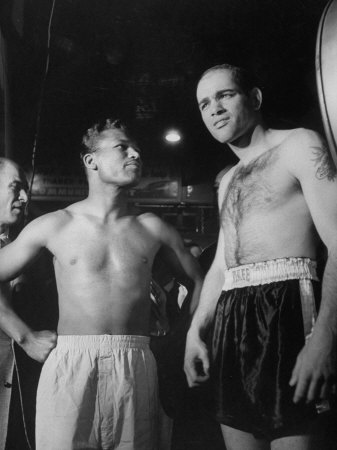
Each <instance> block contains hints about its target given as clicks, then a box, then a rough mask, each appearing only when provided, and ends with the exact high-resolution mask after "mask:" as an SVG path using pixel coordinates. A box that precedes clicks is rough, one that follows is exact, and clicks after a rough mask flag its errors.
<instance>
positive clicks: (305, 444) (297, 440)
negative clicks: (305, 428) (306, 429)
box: [271, 436, 320, 450]
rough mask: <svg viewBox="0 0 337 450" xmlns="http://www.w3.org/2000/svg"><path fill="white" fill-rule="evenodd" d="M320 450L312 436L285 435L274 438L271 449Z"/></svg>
mask: <svg viewBox="0 0 337 450" xmlns="http://www.w3.org/2000/svg"><path fill="white" fill-rule="evenodd" d="M315 449H316V450H320V449H318V448H317V447H316V446H315V445H314V442H313V437H312V436H287V437H283V438H279V439H275V440H274V441H272V443H271V450H315Z"/></svg>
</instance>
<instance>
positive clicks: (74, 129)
mask: <svg viewBox="0 0 337 450" xmlns="http://www.w3.org/2000/svg"><path fill="white" fill-rule="evenodd" d="M326 4H327V0H282V1H280V0H259V1H258V0H120V1H116V0H99V1H98V0H56V1H55V3H53V2H52V1H51V0H15V1H12V0H2V1H1V6H0V21H1V23H0V25H1V29H2V33H3V36H4V38H5V42H6V45H7V67H6V70H7V74H8V80H9V94H8V95H9V98H10V118H11V119H10V127H11V142H10V147H11V156H12V157H13V158H14V159H16V160H17V161H18V162H20V163H21V164H24V165H25V166H26V167H29V166H30V161H31V154H32V148H33V142H34V136H35V133H36V128H37V121H38V118H39V129H38V140H37V148H36V150H37V156H36V165H37V168H40V167H43V168H46V167H47V168H48V169H49V170H50V171H52V172H54V173H61V174H66V173H74V171H75V172H76V171H77V170H79V159H78V153H79V143H80V140H81V135H82V133H83V131H84V130H85V129H86V128H87V127H88V126H89V125H91V124H92V122H93V121H95V120H96V119H97V118H98V117H105V116H119V117H122V118H123V119H124V120H126V121H127V122H128V123H129V124H130V127H131V129H133V130H134V133H135V135H136V137H137V140H138V141H139V144H140V146H141V148H142V150H143V158H144V160H145V164H147V163H148V164H151V165H152V166H154V165H156V162H160V163H161V164H162V163H163V161H164V162H165V161H167V162H168V164H169V163H172V161H173V163H174V164H175V165H176V166H177V167H178V168H179V169H180V168H181V169H182V172H181V175H182V181H183V184H194V183H201V182H203V181H209V180H212V179H213V178H214V176H215V174H216V173H217V172H218V171H219V170H220V169H221V168H222V167H223V166H225V165H226V164H228V163H230V162H231V161H232V160H233V157H232V156H231V155H230V153H229V152H228V151H227V152H226V151H225V149H224V147H221V146H219V145H218V144H217V143H216V142H215V141H214V140H213V139H212V138H211V137H210V136H209V135H208V133H207V131H206V130H205V129H204V126H203V124H202V122H201V119H200V117H199V112H198V110H197V105H196V101H195V86H196V80H197V78H198V77H199V75H200V74H201V73H202V72H203V71H204V70H205V69H207V68H208V67H210V66H212V65H214V64H218V63H223V62H230V63H234V64H239V65H245V66H247V67H249V68H251V69H253V70H254V71H255V72H256V73H257V74H258V76H259V78H260V80H261V86H262V87H263V88H264V112H265V115H266V117H267V119H268V121H269V123H270V125H272V126H275V127H281V128H287V127H293V126H307V127H311V128H315V129H317V130H321V121H320V113H319V109H318V104H317V103H318V99H317V93H316V81H315V44H316V35H317V29H318V25H319V20H320V17H321V15H322V12H323V10H324V7H325V5H326ZM49 24H50V41H49V42H50V49H49V51H48V49H47V47H48V27H49ZM48 55H49V69H48V73H47V75H46V77H45V72H46V60H47V57H48ZM39 108H40V114H39ZM173 126H174V127H176V128H177V129H178V130H180V132H181V133H182V136H183V139H182V141H181V143H179V144H178V145H176V146H172V145H170V144H165V142H164V140H163V134H164V132H165V130H167V129H168V128H170V127H173Z"/></svg>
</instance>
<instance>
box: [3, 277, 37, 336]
mask: <svg viewBox="0 0 337 450" xmlns="http://www.w3.org/2000/svg"><path fill="white" fill-rule="evenodd" d="M10 299H11V294H10V288H9V286H8V285H6V284H1V285H0V328H1V329H2V330H3V331H4V332H5V333H6V334H7V335H8V336H9V337H10V338H11V339H13V340H14V341H15V342H17V343H18V344H19V345H22V344H24V342H25V341H26V339H27V336H28V335H29V334H30V333H31V332H32V330H31V328H30V327H29V326H28V325H27V324H26V323H25V322H24V321H23V320H21V318H20V317H19V316H18V315H17V314H16V313H15V311H14V310H13V308H12V306H11V302H10Z"/></svg>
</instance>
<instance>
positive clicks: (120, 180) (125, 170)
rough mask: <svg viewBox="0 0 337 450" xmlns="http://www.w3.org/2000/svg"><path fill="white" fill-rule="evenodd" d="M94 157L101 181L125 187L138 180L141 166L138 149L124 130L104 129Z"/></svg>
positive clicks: (134, 183)
mask: <svg viewBox="0 0 337 450" xmlns="http://www.w3.org/2000/svg"><path fill="white" fill-rule="evenodd" d="M95 158H96V162H97V170H98V171H99V176H100V178H101V179H102V181H105V182H108V183H113V184H116V185H118V186H126V187H131V186H134V185H136V184H137V183H138V182H139V179H140V177H141V167H142V163H141V160H140V155H139V149H138V148H137V146H136V144H135V143H134V142H133V141H132V140H131V139H130V138H129V137H128V136H127V135H126V134H125V132H124V131H122V130H118V129H113V130H107V131H104V132H103V133H102V136H101V139H100V141H99V144H98V149H97V150H96V152H95Z"/></svg>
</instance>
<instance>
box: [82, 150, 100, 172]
mask: <svg viewBox="0 0 337 450" xmlns="http://www.w3.org/2000/svg"><path fill="white" fill-rule="evenodd" d="M83 164H84V166H85V167H86V168H87V169H90V170H97V164H96V161H95V155H94V154H93V153H86V154H85V155H84V156H83Z"/></svg>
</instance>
